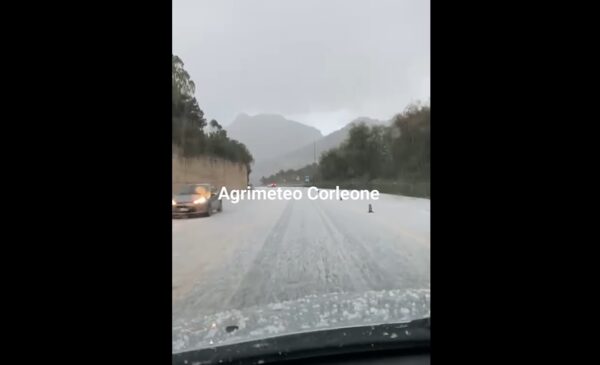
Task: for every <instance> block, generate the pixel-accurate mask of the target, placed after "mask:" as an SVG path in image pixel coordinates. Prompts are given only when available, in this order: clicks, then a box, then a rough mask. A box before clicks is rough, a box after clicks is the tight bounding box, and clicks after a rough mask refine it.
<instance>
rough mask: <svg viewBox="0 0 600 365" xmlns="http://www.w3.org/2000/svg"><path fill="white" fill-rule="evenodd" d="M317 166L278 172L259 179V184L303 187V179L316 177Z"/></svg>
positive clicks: (312, 165)
mask: <svg viewBox="0 0 600 365" xmlns="http://www.w3.org/2000/svg"><path fill="white" fill-rule="evenodd" d="M318 171H319V166H318V165H317V164H316V163H313V164H311V165H306V166H304V167H303V168H301V169H298V170H293V169H289V170H279V172H277V173H276V174H273V175H271V176H269V177H264V176H263V177H261V179H260V182H261V184H263V185H267V184H270V183H277V184H280V185H281V184H284V185H285V184H290V185H304V177H305V176H310V177H311V179H312V178H313V177H314V176H316V175H317V173H318Z"/></svg>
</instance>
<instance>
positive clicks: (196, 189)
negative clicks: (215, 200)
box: [178, 185, 210, 195]
mask: <svg viewBox="0 0 600 365" xmlns="http://www.w3.org/2000/svg"><path fill="white" fill-rule="evenodd" d="M207 192H210V185H189V186H186V187H184V188H183V189H181V190H179V193H178V194H179V195H191V194H198V195H205V194H206V193H207Z"/></svg>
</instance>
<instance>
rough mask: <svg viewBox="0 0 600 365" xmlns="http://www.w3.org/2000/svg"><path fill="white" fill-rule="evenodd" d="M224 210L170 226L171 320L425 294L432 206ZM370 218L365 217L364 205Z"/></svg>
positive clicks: (279, 204)
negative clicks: (310, 301)
mask: <svg viewBox="0 0 600 365" xmlns="http://www.w3.org/2000/svg"><path fill="white" fill-rule="evenodd" d="M306 195H307V194H306V190H304V197H305V198H304V199H302V200H290V201H285V200H276V201H268V200H261V201H240V202H238V203H237V204H232V203H231V202H227V201H225V200H224V201H223V206H224V211H223V212H222V213H217V214H214V215H213V216H212V217H206V218H193V219H183V220H180V219H177V220H173V319H174V321H181V320H185V319H193V318H198V317H199V316H202V315H208V314H214V313H217V312H222V311H226V310H239V309H243V308H249V307H255V306H258V307H260V306H265V305H267V304H272V303H279V302H284V301H290V300H296V299H300V298H303V297H306V296H311V295H325V294H331V293H362V292H366V291H378V290H400V291H402V290H409V289H429V285H430V270H429V269H430V201H429V200H428V199H417V198H410V197H402V196H395V195H387V194H381V195H380V197H379V200H377V201H370V202H369V201H352V200H343V201H340V200H309V199H307V198H306ZM369 203H371V204H372V205H373V211H374V213H368V204H369Z"/></svg>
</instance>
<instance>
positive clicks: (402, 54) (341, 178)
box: [172, 0, 431, 353]
mask: <svg viewBox="0 0 600 365" xmlns="http://www.w3.org/2000/svg"><path fill="white" fill-rule="evenodd" d="M429 13H430V6H429V1H427V0H425V1H423V0H400V1H385V0H382V1H371V0H343V1H342V0H329V1H321V0H319V1H316V0H289V1H278V0H248V1H233V0H223V1H208V0H174V1H173V56H172V145H173V149H172V151H173V152H172V162H173V164H172V166H173V171H172V173H173V191H175V192H178V193H179V194H198V190H197V189H198V188H201V189H203V191H204V192H209V191H210V190H209V189H210V186H213V187H215V190H214V192H215V194H216V195H214V197H210V198H209V197H207V198H206V200H203V201H202V202H200V199H196V198H194V199H187V198H179V199H178V198H176V197H174V198H173V204H172V215H173V221H172V239H173V242H172V244H173V252H172V264H173V265H172V270H173V277H172V280H173V283H172V295H173V299H172V300H173V312H172V316H173V328H172V331H173V352H174V353H180V352H185V351H191V350H196V349H203V348H209V347H214V346H218V345H224V344H232V343H239V342H244V341H250V340H256V339H266V338H269V337H273V336H281V335H285V334H292V333H305V332H306V333H309V332H311V331H319V330H323V329H333V328H343V327H351V326H364V325H375V324H385V323H404V322H408V321H411V320H414V319H420V318H424V317H429V316H430V207H431V203H430V109H431V106H430V101H429V80H430V71H429V63H430V61H429V59H430V50H429V48H430V43H429V34H430V33H429V28H430V20H429V18H430V14H429ZM196 182H197V183H201V184H202V185H200V186H199V185H194V183H196ZM204 184H206V185H204ZM249 187H252V189H250V188H249ZM186 199H187V200H186ZM184 200H185V201H186V203H185V204H183V203H182V204H178V202H180V201H184Z"/></svg>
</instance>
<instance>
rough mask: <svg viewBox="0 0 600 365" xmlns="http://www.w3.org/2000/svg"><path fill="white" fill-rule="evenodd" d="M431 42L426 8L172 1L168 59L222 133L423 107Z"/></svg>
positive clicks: (383, 2) (303, 0)
mask: <svg viewBox="0 0 600 365" xmlns="http://www.w3.org/2000/svg"><path fill="white" fill-rule="evenodd" d="M429 39H430V5H429V1H428V0H173V53H174V54H176V55H178V56H180V57H181V58H182V60H183V62H184V63H185V68H186V70H187V71H188V72H189V73H190V75H191V77H192V79H193V80H194V82H195V83H196V98H197V99H198V103H199V105H200V107H201V108H202V110H203V111H204V113H205V116H206V118H207V119H209V120H210V119H212V118H214V119H217V120H218V121H220V122H221V123H222V124H229V123H230V122H231V121H232V120H233V118H235V116H236V115H237V114H239V113H241V112H245V113H248V114H251V115H253V114H256V113H278V114H282V115H284V116H285V117H287V118H289V119H293V120H296V121H299V122H302V123H305V124H308V125H312V126H314V127H316V128H318V129H320V130H321V131H322V132H323V133H324V134H326V133H329V132H331V131H333V130H336V129H338V128H341V127H342V126H344V125H345V124H346V123H348V122H349V121H350V120H352V119H354V118H356V117H359V116H367V117H371V118H377V119H389V118H391V117H392V116H393V115H394V114H396V113H398V112H401V111H402V110H403V109H404V107H405V106H406V105H407V104H408V103H409V102H411V101H415V100H423V101H425V100H427V99H428V98H429V95H430V70H429V68H430V41H429Z"/></svg>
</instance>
